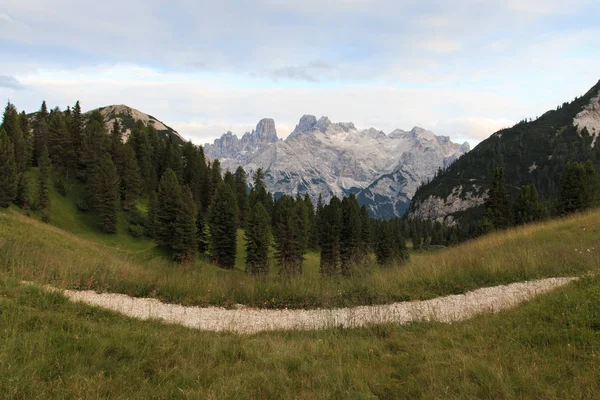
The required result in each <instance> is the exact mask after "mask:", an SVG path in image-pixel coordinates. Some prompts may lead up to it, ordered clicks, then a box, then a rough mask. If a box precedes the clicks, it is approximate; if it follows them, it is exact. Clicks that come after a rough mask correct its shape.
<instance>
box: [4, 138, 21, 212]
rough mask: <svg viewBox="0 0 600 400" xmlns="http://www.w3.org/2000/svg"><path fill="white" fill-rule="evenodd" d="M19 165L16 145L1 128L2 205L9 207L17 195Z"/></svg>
mask: <svg viewBox="0 0 600 400" xmlns="http://www.w3.org/2000/svg"><path fill="white" fill-rule="evenodd" d="M17 178H18V177H17V165H16V163H15V147H14V146H13V144H12V142H11V140H10V138H9V137H8V135H7V134H6V131H5V130H4V128H0V207H4V208H7V207H8V206H9V205H10V203H11V202H12V201H13V200H15V197H16V195H17Z"/></svg>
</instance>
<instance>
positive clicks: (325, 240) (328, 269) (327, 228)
mask: <svg viewBox="0 0 600 400" xmlns="http://www.w3.org/2000/svg"><path fill="white" fill-rule="evenodd" d="M319 203H320V202H319ZM317 210H318V209H317ZM318 215H319V233H320V236H319V246H320V247H321V262H320V270H321V274H323V275H334V274H335V273H336V272H337V266H338V263H339V258H340V231H341V226H342V209H341V202H340V200H339V199H338V198H337V197H335V196H334V197H333V198H332V199H331V201H330V202H329V204H328V205H326V206H324V207H322V210H321V211H320V212H318Z"/></svg>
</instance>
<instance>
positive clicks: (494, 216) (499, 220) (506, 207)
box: [485, 168, 513, 229]
mask: <svg viewBox="0 0 600 400" xmlns="http://www.w3.org/2000/svg"><path fill="white" fill-rule="evenodd" d="M485 208H486V209H489V210H490V213H489V215H490V217H491V223H492V224H493V225H494V227H495V228H496V229H506V228H508V227H510V226H511V225H512V223H513V221H512V216H513V214H512V208H511V204H510V198H509V197H508V192H507V191H506V185H505V183H504V169H503V168H497V169H495V170H494V178H493V180H492V187H491V189H490V191H489V194H488V198H487V200H486V202H485Z"/></svg>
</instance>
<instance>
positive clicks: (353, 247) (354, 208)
mask: <svg viewBox="0 0 600 400" xmlns="http://www.w3.org/2000/svg"><path fill="white" fill-rule="evenodd" d="M360 224H361V218H360V207H359V205H358V202H357V201H356V197H355V196H354V195H353V194H351V195H350V196H348V197H344V199H343V200H342V226H341V230H340V234H341V237H340V259H341V262H342V274H343V275H345V276H349V275H350V274H351V273H352V265H353V264H355V263H358V262H360V261H361V260H359V257H360V238H361V233H362V228H361V225H360Z"/></svg>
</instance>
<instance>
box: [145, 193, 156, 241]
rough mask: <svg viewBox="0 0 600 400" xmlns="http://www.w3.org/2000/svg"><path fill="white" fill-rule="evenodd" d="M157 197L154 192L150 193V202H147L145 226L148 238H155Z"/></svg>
mask: <svg viewBox="0 0 600 400" xmlns="http://www.w3.org/2000/svg"><path fill="white" fill-rule="evenodd" d="M157 215H158V196H157V194H156V192H155V191H152V192H150V201H149V202H148V215H147V218H148V222H147V224H146V235H147V236H148V237H150V238H155V237H156V232H157V231H158V220H157Z"/></svg>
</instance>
